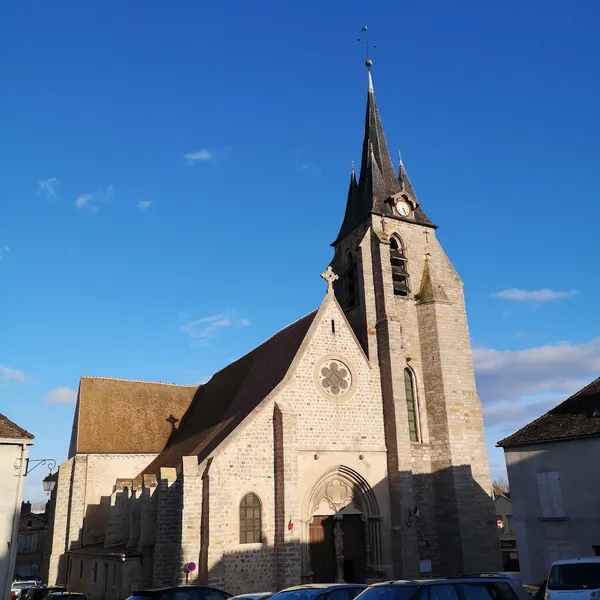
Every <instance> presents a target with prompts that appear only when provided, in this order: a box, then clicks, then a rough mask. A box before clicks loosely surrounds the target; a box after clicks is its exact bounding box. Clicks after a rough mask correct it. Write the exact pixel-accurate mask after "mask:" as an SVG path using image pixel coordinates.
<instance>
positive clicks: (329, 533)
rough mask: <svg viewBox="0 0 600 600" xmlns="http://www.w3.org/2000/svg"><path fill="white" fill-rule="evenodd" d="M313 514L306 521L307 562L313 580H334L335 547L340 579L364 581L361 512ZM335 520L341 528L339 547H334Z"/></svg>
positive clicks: (329, 581) (336, 573)
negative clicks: (332, 514)
mask: <svg viewBox="0 0 600 600" xmlns="http://www.w3.org/2000/svg"><path fill="white" fill-rule="evenodd" d="M340 517H341V519H339V520H338V519H335V518H334V517H333V516H327V517H314V518H313V521H312V523H311V524H310V530H309V533H310V562H311V566H312V573H313V576H312V580H313V582H314V583H335V582H336V581H337V577H338V570H337V560H336V550H338V557H339V559H340V560H342V569H343V575H344V581H345V582H346V583H364V580H365V524H364V521H363V519H362V515H358V514H350V515H343V516H342V515H340ZM336 523H339V525H340V528H341V530H342V533H343V536H342V540H343V541H342V548H341V549H337V548H336V541H335V536H334V530H335V525H336Z"/></svg>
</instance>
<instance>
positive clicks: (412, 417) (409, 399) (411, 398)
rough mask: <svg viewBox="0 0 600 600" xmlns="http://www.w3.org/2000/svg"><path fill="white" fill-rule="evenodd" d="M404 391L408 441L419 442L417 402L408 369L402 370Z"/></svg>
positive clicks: (412, 380)
mask: <svg viewBox="0 0 600 600" xmlns="http://www.w3.org/2000/svg"><path fill="white" fill-rule="evenodd" d="M404 389H405V391H406V409H407V411H408V431H409V433H410V441H411V442H418V441H419V428H418V425H417V402H416V397H415V381H414V379H413V375H412V373H411V371H410V369H404Z"/></svg>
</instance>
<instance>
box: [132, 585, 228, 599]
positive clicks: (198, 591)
mask: <svg viewBox="0 0 600 600" xmlns="http://www.w3.org/2000/svg"><path fill="white" fill-rule="evenodd" d="M175 595H177V600H229V598H232V595H231V594H229V593H228V592H224V591H223V590H219V589H217V588H214V587H209V586H207V585H181V586H179V587H170V588H161V589H157V590H140V591H137V592H133V593H132V594H131V596H129V598H128V599H127V600H175Z"/></svg>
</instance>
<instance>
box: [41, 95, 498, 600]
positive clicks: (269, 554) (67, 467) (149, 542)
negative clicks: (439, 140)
mask: <svg viewBox="0 0 600 600" xmlns="http://www.w3.org/2000/svg"><path fill="white" fill-rule="evenodd" d="M369 103H370V104H369V106H370V107H371V108H369V110H370V111H371V112H370V113H368V119H367V121H368V123H367V131H366V134H365V140H366V141H365V144H366V145H365V148H366V150H365V151H364V153H363V162H364V164H363V165H362V167H361V182H359V183H356V181H355V179H354V175H353V179H352V182H351V193H350V194H349V201H348V202H349V208H348V210H347V213H346V217H345V220H344V226H343V228H342V232H343V233H342V234H341V235H340V236H339V237H338V239H337V240H336V242H335V243H334V258H333V260H332V263H331V266H332V268H333V271H334V272H335V273H337V274H338V275H339V278H338V279H337V281H335V279H336V277H335V275H334V273H332V272H330V271H328V272H327V273H326V274H324V279H326V280H327V285H328V291H327V294H326V296H325V299H324V301H323V303H322V304H321V306H320V308H319V310H318V311H317V312H316V314H315V315H314V316H312V315H309V316H307V317H305V318H304V319H302V320H300V321H298V322H297V323H296V324H292V325H290V326H289V328H286V329H284V330H282V331H281V332H279V333H278V334H276V335H275V336H273V338H271V340H269V341H268V342H265V344H264V345H263V346H261V347H259V348H258V349H257V350H256V351H253V352H252V353H250V354H248V355H246V356H245V357H242V358H241V359H240V360H239V361H237V362H236V363H233V364H232V365H230V366H229V367H227V369H230V370H229V371H227V370H223V371H221V372H220V373H219V374H217V375H215V377H214V378H213V379H212V380H211V381H209V382H208V383H207V384H206V386H205V387H204V388H201V387H199V388H198V391H197V392H196V393H195V394H193V396H194V397H193V399H192V400H191V404H190V405H189V408H188V410H187V412H186V413H185V414H184V415H183V417H182V420H181V425H180V427H179V428H178V429H175V427H174V429H173V432H172V435H171V436H169V439H168V440H166V445H165V448H164V450H163V452H162V453H160V454H159V455H158V457H157V458H156V460H155V461H154V460H153V459H154V458H155V457H156V455H149V454H139V455H133V454H131V455H127V454H125V455H115V454H111V455H100V454H89V453H88V454H83V453H78V452H75V454H74V456H73V457H72V458H71V459H70V460H69V461H68V462H67V463H65V464H64V465H62V466H61V470H60V473H59V484H58V486H57V491H56V492H55V499H54V502H55V518H54V537H53V554H52V558H51V561H50V563H51V568H50V574H51V576H50V581H51V582H52V581H53V580H55V579H60V577H61V568H62V569H64V567H62V566H61V565H62V563H61V560H63V561H64V559H61V556H64V554H65V552H68V553H69V556H70V557H73V556H77V555H78V554H81V553H83V552H86V551H87V550H86V548H87V547H88V546H89V545H93V544H96V545H99V546H100V547H99V548H97V554H96V556H99V555H101V556H102V560H101V561H100V562H102V561H106V564H112V563H110V561H111V560H112V558H111V557H112V556H113V555H114V554H115V553H117V552H119V553H121V554H120V556H123V557H124V561H125V562H124V564H125V565H128V569H129V571H128V573H129V574H130V575H129V576H133V575H131V574H132V573H133V574H136V575H135V576H136V577H138V581H137V585H139V586H151V585H153V586H169V585H178V584H181V583H184V582H186V581H187V582H190V583H194V582H199V583H208V584H210V585H214V586H218V587H222V588H224V589H226V590H227V591H229V592H231V593H242V592H253V591H254V592H257V591H269V590H272V591H274V590H277V589H281V588H282V587H286V586H289V585H293V584H297V583H300V582H308V581H323V580H325V579H329V580H330V581H331V580H334V579H336V578H337V579H340V578H346V579H348V580H352V581H374V580H378V579H382V578H391V577H399V578H407V577H408V578H412V577H419V576H443V575H450V574H455V573H458V572H461V571H489V570H497V569H498V568H499V558H500V552H499V545H498V537H497V535H496V532H495V515H494V507H493V502H492V498H491V482H490V476H489V470H488V463H487V455H486V447H485V440H484V435H483V419H482V411H481V405H480V401H479V398H478V396H477V391H476V387H475V378H474V373H473V365H472V359H471V348H470V342H469V332H468V327H467V319H466V313H465V303H464V296H463V284H462V282H461V280H460V278H459V276H458V275H457V273H456V271H455V270H454V268H453V266H452V264H451V263H450V261H449V260H448V258H447V256H446V255H445V253H444V251H443V249H442V248H441V246H440V244H439V243H438V241H437V239H436V236H435V228H434V227H433V225H432V224H431V222H430V221H429V220H428V219H427V217H425V216H424V214H423V213H417V212H416V209H415V213H414V215H413V216H411V217H410V218H401V219H399V218H396V217H393V216H391V213H390V215H388V216H382V215H381V214H377V211H375V210H374V209H372V210H371V209H369V210H367V214H366V215H365V216H363V217H362V218H361V219H360V220H358V219H357V217H356V215H357V211H358V210H359V209H361V210H362V208H364V206H365V203H364V202H362V204H357V205H356V206H357V207H358V208H357V207H353V206H350V205H351V204H352V203H353V202H356V201H357V197H358V196H357V194H359V193H361V194H364V198H367V199H370V200H372V202H373V206H375V205H376V204H377V203H379V204H377V206H379V207H382V206H384V205H383V204H382V203H381V202H380V201H381V199H382V197H381V194H382V193H383V192H381V190H382V189H384V188H385V186H388V187H391V188H394V189H396V187H398V185H400V183H398V182H394V181H391V180H390V172H391V173H392V175H391V177H394V175H393V169H392V171H390V168H391V166H390V165H387V163H386V165H387V166H385V165H384V166H385V169H382V168H381V166H379V167H378V166H377V164H376V162H377V160H378V161H379V162H381V160H382V159H381V152H382V148H384V145H385V144H384V142H382V133H381V127H380V123H379V125H378V126H377V127H375V126H373V127H374V129H373V130H369V129H368V127H369V122H370V121H369V119H371V121H372V120H373V119H379V117H378V113H377V111H376V109H375V108H374V97H373V96H372V89H371V90H370V92H369ZM373 131H375V132H376V133H373ZM374 135H377V136H379V137H377V138H373V139H372V140H371V138H370V137H369V136H374ZM369 143H370V150H369V148H368V146H369ZM374 148H375V149H374ZM384 149H385V148H384ZM386 151H387V150H386ZM369 152H370V158H369ZM375 152H377V153H378V157H379V158H376V156H375ZM365 157H366V158H365ZM386 160H388V161H389V156H388V157H387V159H386ZM378 169H380V171H381V172H380V171H378ZM363 170H364V171H365V173H367V171H368V176H367V175H365V177H364V181H363V175H362V172H363ZM382 172H383V175H382ZM402 173H404V172H402ZM402 173H401V175H402ZM386 177H387V179H385V178H386ZM402 177H405V173H404V175H402ZM402 177H400V179H402ZM369 178H371V179H369ZM377 178H379V179H377ZM384 179H385V181H384ZM400 179H399V181H400ZM365 182H366V183H365ZM373 182H375V183H373ZM378 182H379V183H378ZM369 185H370V186H371V187H369ZM404 185H405V184H404V183H402V186H404ZM402 189H404V187H402ZM410 189H411V190H412V188H410ZM386 193H387V192H386ZM369 194H371V196H372V198H371V196H369ZM376 194H379V196H378V198H379V199H377V198H376V197H375V196H376ZM392 199H393V196H392ZM386 202H387V199H386ZM361 207H362V208H361ZM378 210H380V209H378ZM381 210H383V208H381ZM386 210H387V209H386ZM348 215H350V216H348ZM417 217H418V218H417ZM411 219H412V220H411ZM348 223H350V224H348ZM398 248H401V249H402V252H403V256H404V258H403V260H405V268H406V269H405V272H404V275H405V276H406V278H407V285H406V286H405V288H406V289H405V292H406V290H408V292H407V293H403V295H399V294H398V293H396V292H397V290H395V285H396V283H395V281H396V280H395V279H394V277H395V276H396V275H397V273H395V272H394V269H393V267H392V260H393V258H394V256H395V254H394V252H396V253H397V249H398ZM349 278H353V279H352V281H350V279H349ZM350 283H352V285H350ZM350 288H351V289H352V290H353V293H355V297H354V298H353V302H352V304H351V305H350V303H348V289H350ZM309 317H310V318H309ZM307 319H308V320H307ZM302 323H306V330H304V329H302V330H301V331H302V335H301V337H299V339H296V338H295V337H294V335H293V334H294V332H296V334H297V332H298V331H300V329H298V328H299V326H300V325H299V324H302ZM286 332H287V333H286ZM298 335H299V334H298ZM271 341H272V344H271V346H269V343H270V342H271ZM293 344H295V345H293ZM290 345H292V346H290ZM290 347H292V349H293V352H292V353H291V355H290V356H289V357H288V358H286V359H285V364H284V365H283V368H282V365H281V364H279V362H280V361H281V360H283V359H282V358H281V356H283V355H284V354H285V352H287V351H288V350H289V349H290ZM261 348H262V349H263V350H262V352H263V353H262V354H261V352H260V349H261ZM268 348H271V349H272V348H275V351H274V352H272V350H268ZM269 352H272V353H271V354H269ZM265 356H266V357H267V358H265ZM261 357H262V358H261ZM261 360H262V361H264V362H263V363H260V361H261ZM254 363H256V364H254ZM259 363H260V364H259ZM257 365H258V366H257ZM253 368H255V369H258V371H259V374H258V376H257V375H256V373H253V374H252V376H250V375H248V373H251V372H252V369H253ZM278 369H279V370H280V371H281V373H279V371H278ZM275 371H277V373H278V374H277V376H276V377H275V376H274V375H273V372H275ZM271 376H273V377H274V380H273V386H272V387H271V388H269V390H268V391H266V392H265V393H264V394H263V395H261V396H260V397H259V398H258V399H256V402H253V403H251V402H250V401H249V398H251V397H252V393H253V390H254V389H255V388H256V379H260V378H264V379H267V380H268V379H269V377H271ZM236 377H240V378H241V379H240V381H236V379H235V378H236ZM211 386H213V387H211ZM219 386H221V387H219ZM111 389H115V388H114V386H113V387H112V388H111ZM211 389H212V390H216V392H214V394H213V395H212V396H211V395H210V393H211V392H210V390H211ZM261 389H263V388H261ZM265 389H266V388H265ZM147 392H148V390H146V392H145V393H147ZM205 392H206V395H204V396H203V394H204V393H205ZM203 398H204V400H203ZM206 398H209V400H206ZM155 400H156V398H155ZM208 401H210V402H211V403H212V404H211V407H210V410H204V412H202V410H201V409H202V408H203V406H204V407H205V405H203V404H201V403H202V402H208ZM157 405H160V402H158V401H157ZM213 405H214V406H213ZM221 405H222V406H223V407H225V408H222V407H221ZM205 408H206V407H205ZM81 415H83V416H84V417H86V418H87V419H88V421H89V415H87V414H86V413H85V406H84V404H82V405H81V407H80V408H78V413H77V416H76V418H81ZM198 415H201V417H199V416H198ZM171 416H172V415H171ZM167 420H168V419H167ZM88 421H86V422H88ZM175 421H177V419H175ZM175 421H173V423H175ZM74 432H75V433H74V435H75V437H76V435H77V427H74ZM223 432H226V433H223ZM75 441H76V440H75ZM73 447H74V448H76V447H77V444H76V443H74V445H73ZM86 519H87V521H86ZM334 530H335V531H337V532H338V534H337V535H340V534H339V532H340V530H341V532H342V534H343V536H344V537H345V539H346V542H345V543H344V551H343V556H342V559H340V560H339V561H338V560H337V559H338V558H340V555H339V553H338V554H337V555H334V533H333V532H334ZM82 543H83V546H82V547H80V548H79V546H81V544H82ZM98 553H99V554H98ZM190 562H194V563H197V566H198V568H197V570H196V571H194V572H192V573H191V574H186V572H185V565H186V564H188V563H190ZM102 564H104V563H102ZM82 568H84V570H85V568H86V567H82ZM107 568H108V567H107ZM68 571H69V572H71V573H72V569H68ZM96 573H97V572H96ZM107 573H108V571H107ZM94 576H95V577H96V578H97V574H96V575H94ZM69 585H70V587H71V588H72V589H73V590H78V586H79V587H80V589H79V590H78V591H84V592H85V593H87V594H88V595H89V596H90V599H91V600H96V598H97V597H98V598H99V596H98V593H97V589H98V588H97V587H94V585H96V586H97V584H94V585H92V586H91V588H92V589H86V583H85V577H83V578H81V579H77V578H76V577H73V576H71V577H70V578H69ZM107 585H108V584H107ZM107 589H108V588H107ZM111 593H112V592H111Z"/></svg>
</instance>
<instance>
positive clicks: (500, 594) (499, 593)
mask: <svg viewBox="0 0 600 600" xmlns="http://www.w3.org/2000/svg"><path fill="white" fill-rule="evenodd" d="M359 600H531V596H530V595H529V594H528V593H527V592H526V591H525V588H524V587H523V586H522V585H521V584H520V583H519V582H518V581H516V580H515V579H510V578H509V577H502V576H500V577H494V576H491V575H485V576H481V575H479V576H475V577H454V578H449V579H429V580H423V581H389V582H386V583H376V584H374V585H372V586H370V587H369V588H368V589H366V590H365V591H364V592H363V593H362V594H361V595H360V599H359Z"/></svg>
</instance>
